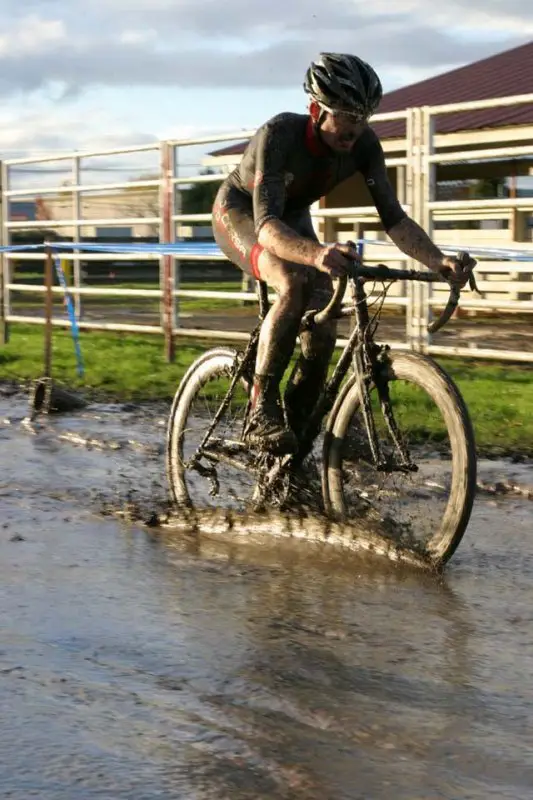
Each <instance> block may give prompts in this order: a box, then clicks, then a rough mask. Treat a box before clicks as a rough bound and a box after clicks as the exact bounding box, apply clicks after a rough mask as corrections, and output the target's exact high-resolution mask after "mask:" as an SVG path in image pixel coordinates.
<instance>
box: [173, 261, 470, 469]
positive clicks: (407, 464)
mask: <svg viewBox="0 0 533 800" xmlns="http://www.w3.org/2000/svg"><path fill="white" fill-rule="evenodd" d="M367 279H371V280H379V281H384V282H390V283H392V282H394V281H397V280H410V281H423V282H436V281H442V280H443V278H442V276H441V275H439V274H438V273H433V272H422V271H418V270H397V269H394V270H393V269H390V268H389V267H387V266H385V265H383V264H380V265H378V266H376V267H364V266H359V265H354V268H353V270H352V272H351V274H350V276H349V282H350V291H351V295H352V304H351V305H348V306H344V305H342V300H343V297H344V294H345V291H346V286H347V281H348V276H346V277H345V278H343V279H341V280H340V281H339V283H338V285H337V288H336V291H335V293H334V296H333V298H332V300H331V302H330V303H329V304H328V306H327V308H326V309H323V310H321V311H318V312H317V311H311V312H308V313H307V314H306V315H305V316H304V319H303V321H302V325H303V326H305V327H307V328H309V327H311V326H318V325H321V324H323V323H324V322H325V321H327V320H332V319H341V318H343V317H347V316H353V317H354V318H355V325H354V329H353V331H352V333H351V335H350V338H349V340H348V342H347V344H346V346H345V348H344V350H343V351H342V353H341V356H340V358H339V360H338V362H337V364H336V366H335V369H334V371H333V374H332V376H331V378H330V379H329V380H328V381H327V382H326V384H325V386H324V388H323V390H322V392H321V394H320V396H319V398H318V400H317V402H316V404H315V407H314V409H313V411H312V413H311V415H310V417H309V420H308V422H307V425H306V426H305V428H304V431H303V434H302V438H301V442H300V448H299V450H298V452H297V453H296V454H294V455H287V456H282V457H279V458H278V459H277V460H276V462H277V463H276V464H275V466H274V468H273V469H271V470H270V472H269V476H268V482H270V481H271V480H272V479H273V478H274V477H276V476H278V475H279V473H280V472H281V471H282V470H284V469H285V468H287V467H292V466H295V465H297V464H299V463H301V462H302V461H303V460H304V459H305V457H306V456H307V455H308V453H309V452H310V450H311V448H312V445H313V442H314V440H315V438H316V436H317V435H318V431H319V430H320V428H321V426H322V422H323V420H324V417H325V416H326V415H327V414H328V413H329V412H330V411H331V409H332V408H333V406H334V404H335V400H336V398H337V396H338V393H339V389H340V387H341V384H342V382H343V380H344V378H345V377H346V375H347V373H348V370H349V368H350V365H351V366H352V367H353V370H354V378H355V381H356V383H357V387H358V392H359V397H360V400H361V409H362V413H363V419H364V423H365V428H366V433H367V437H368V442H369V445H370V449H371V452H372V457H373V460H374V465H375V467H376V469H377V470H381V471H387V472H391V471H402V472H411V471H416V470H417V466H416V465H415V464H414V463H413V462H412V460H411V457H410V454H409V452H408V449H407V447H406V445H405V443H404V442H403V440H402V436H401V433H400V430H399V428H398V426H397V424H396V421H395V419H394V414H393V411H392V405H391V402H390V397H389V390H388V382H389V376H390V373H389V370H390V362H389V359H388V357H387V353H388V352H389V350H390V348H389V346H388V345H377V344H376V343H375V342H374V339H373V331H372V330H371V322H372V321H371V320H370V314H369V309H368V303H367V295H366V292H365V290H364V282H365V280H367ZM470 285H471V287H472V288H473V289H476V286H475V281H474V279H473V276H472V277H471V279H470ZM384 291H385V292H386V291H387V289H385V290H384ZM459 294H460V292H459V289H458V288H456V287H453V288H452V289H451V291H450V297H449V300H448V303H447V305H446V307H445V309H444V310H443V312H442V314H441V316H440V317H439V319H438V320H436V321H434V322H433V323H431V326H430V327H431V330H432V331H435V330H438V329H439V328H440V327H442V326H443V325H444V324H445V323H446V322H447V321H448V319H450V317H451V316H452V314H453V311H454V310H455V308H456V306H457V304H458V301H459ZM268 307H269V305H268V297H267V288H266V284H264V283H263V282H260V283H259V323H258V325H257V326H256V328H255V329H254V330H253V332H252V333H251V335H250V340H249V342H248V344H247V346H246V348H245V350H244V351H243V352H242V354H238V356H237V365H236V369H235V372H234V374H233V376H232V380H231V383H230V386H229V389H228V391H227V393H226V396H225V397H224V400H223V401H222V403H221V405H220V407H219V409H218V411H217V413H216V414H215V417H214V418H213V420H212V422H211V424H210V426H209V428H208V429H207V431H206V433H205V435H204V437H203V439H202V442H201V443H200V445H199V447H198V450H197V452H196V454H195V456H194V457H193V459H191V461H190V462H189V464H188V467H189V468H196V469H198V471H199V472H205V473H206V474H207V473H212V472H213V471H214V468H211V467H208V468H205V467H202V466H201V465H200V464H199V461H200V459H201V458H202V457H205V458H207V459H208V460H209V461H211V462H225V463H228V464H231V465H232V466H234V467H239V468H242V469H245V468H247V466H246V465H245V464H243V463H242V462H240V461H239V460H238V459H235V458H234V457H233V456H234V455H235V454H237V453H238V452H243V451H247V449H248V448H247V447H246V445H245V444H244V443H243V442H232V443H231V451H232V452H231V453H229V452H221V451H220V450H219V449H217V447H216V443H215V442H213V444H212V446H211V448H209V447H208V446H207V445H208V442H209V440H210V439H211V437H212V434H213V432H214V430H215V428H216V426H217V424H218V422H219V420H220V419H221V417H222V415H223V414H224V413H225V411H226V409H227V408H228V406H229V403H230V401H231V398H232V396H233V393H234V391H235V387H236V386H237V383H238V382H239V381H241V380H242V379H243V377H245V375H246V374H248V376H250V375H253V372H254V366H255V358H256V354H257V344H258V341H259V334H260V330H261V325H262V323H263V320H264V318H265V316H266V314H267V312H268ZM373 386H375V388H376V390H377V393H378V398H379V402H380V408H381V412H382V414H383V417H384V419H385V423H386V425H387V428H388V430H389V433H390V435H391V438H392V441H393V442H394V445H395V449H396V452H397V455H398V456H399V460H396V459H394V460H391V459H389V460H385V459H384V457H383V454H382V452H381V449H380V446H379V441H378V437H377V433H376V426H375V421H374V416H373V412H372V407H371V399H370V391H371V389H372V387H373ZM249 409H250V403H248V407H247V409H246V413H245V424H246V419H247V417H248V414H249ZM228 444H229V443H228ZM213 445H214V449H213ZM208 477H209V476H208ZM211 478H213V476H212V475H211ZM215 480H216V478H215Z"/></svg>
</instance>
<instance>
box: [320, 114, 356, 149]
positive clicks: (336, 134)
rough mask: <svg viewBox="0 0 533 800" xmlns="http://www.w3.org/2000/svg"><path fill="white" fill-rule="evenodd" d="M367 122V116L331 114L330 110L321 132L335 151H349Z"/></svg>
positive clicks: (325, 140)
mask: <svg viewBox="0 0 533 800" xmlns="http://www.w3.org/2000/svg"><path fill="white" fill-rule="evenodd" d="M367 123H368V120H367V119H366V118H362V119H358V118H357V117H354V116H353V114H344V113H341V112H337V113H335V114H331V113H330V112H329V111H328V112H327V114H326V116H325V118H324V121H323V122H322V124H321V126H320V134H321V136H322V138H323V140H324V142H325V143H326V144H327V145H328V147H330V148H331V149H332V150H333V151H334V152H335V153H349V152H350V150H351V149H352V147H353V146H354V144H355V142H356V141H357V139H358V138H359V137H360V136H361V134H362V133H363V131H364V130H365V128H366V126H367Z"/></svg>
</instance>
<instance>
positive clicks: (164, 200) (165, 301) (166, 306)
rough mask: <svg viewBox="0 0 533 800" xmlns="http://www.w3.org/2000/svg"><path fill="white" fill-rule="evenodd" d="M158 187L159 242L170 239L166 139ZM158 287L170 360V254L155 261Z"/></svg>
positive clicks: (170, 166)
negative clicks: (160, 293) (157, 264)
mask: <svg viewBox="0 0 533 800" xmlns="http://www.w3.org/2000/svg"><path fill="white" fill-rule="evenodd" d="M160 159H161V186H160V192H159V216H160V223H159V241H160V242H161V243H162V244H171V243H172V242H173V239H174V237H173V235H172V233H173V229H174V220H173V219H172V217H173V215H174V203H173V196H174V182H173V177H174V168H173V147H172V145H171V144H170V143H169V142H161V150H160ZM159 286H160V288H161V289H162V292H163V297H162V303H161V326H162V328H163V335H164V338H165V358H166V360H167V361H168V362H169V363H171V362H173V361H174V358H175V346H174V328H175V322H176V320H175V306H174V286H175V270H174V258H173V256H172V255H170V254H165V255H163V256H161V258H160V262H159Z"/></svg>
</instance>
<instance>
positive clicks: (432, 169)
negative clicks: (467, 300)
mask: <svg viewBox="0 0 533 800" xmlns="http://www.w3.org/2000/svg"><path fill="white" fill-rule="evenodd" d="M421 114H422V150H421V176H420V177H421V182H420V183H421V186H420V189H421V192H420V194H421V197H420V212H421V213H420V220H421V223H420V224H421V225H422V227H423V228H424V230H425V231H426V233H427V235H428V236H429V237H430V238H431V239H432V238H433V211H432V209H431V208H430V203H431V202H432V201H433V200H435V199H436V178H437V168H436V165H435V163H434V162H433V161H431V160H430V158H431V156H432V155H433V152H434V148H435V117H434V116H433V115H432V114H431V109H430V107H429V106H424V107H423V108H422V109H421ZM420 294H421V315H420V316H421V323H422V324H421V326H420V349H421V350H422V351H423V352H427V351H428V348H429V345H430V344H431V334H430V333H429V331H428V325H429V323H430V322H431V319H432V316H433V315H432V306H431V297H432V294H433V286H432V284H431V283H421V284H420Z"/></svg>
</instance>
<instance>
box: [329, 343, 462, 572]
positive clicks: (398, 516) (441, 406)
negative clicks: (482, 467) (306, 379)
mask: <svg viewBox="0 0 533 800" xmlns="http://www.w3.org/2000/svg"><path fill="white" fill-rule="evenodd" d="M388 386H389V393H390V399H391V405H392V410H393V414H394V418H395V420H396V422H397V424H398V428H399V429H400V432H401V435H402V438H403V440H404V442H405V443H406V445H407V447H408V449H409V452H410V456H411V461H412V462H414V463H415V465H416V467H417V471H413V472H402V471H400V470H399V462H400V459H399V458H398V457H397V455H396V451H395V447H394V445H393V443H392V440H391V437H390V434H389V432H388V428H387V426H386V424H385V420H384V418H383V415H382V414H381V410H380V406H379V399H378V397H377V390H376V389H375V387H373V388H372V389H371V406H372V411H373V415H374V419H375V422H376V432H377V438H378V440H379V443H380V446H381V450H382V453H383V455H384V456H385V460H386V461H388V463H389V469H386V470H384V471H379V470H377V469H376V466H375V464H374V460H373V458H372V455H371V452H370V446H369V443H368V437H367V434H366V428H365V425H364V421H363V414H362V408H361V400H360V397H359V392H358V388H357V385H356V383H355V382H353V383H352V386H351V388H349V389H348V390H347V391H346V393H345V396H344V400H343V402H342V404H341V406H340V408H339V410H338V412H337V413H336V414H335V416H334V418H333V420H332V422H331V424H330V429H329V430H328V433H327V436H326V440H325V452H324V459H325V478H326V480H325V482H324V494H325V498H324V499H325V502H326V506H327V508H328V510H329V511H330V512H331V513H332V514H333V515H334V516H336V517H340V518H341V519H344V520H353V521H356V520H357V522H358V523H359V524H361V523H362V525H363V526H364V528H365V529H366V530H367V531H368V533H369V534H379V535H385V536H387V537H388V538H392V539H394V540H395V541H397V542H398V544H400V545H404V546H406V547H408V548H411V549H415V550H416V551H418V552H420V553H422V554H423V555H425V556H426V557H428V558H429V559H430V560H431V561H432V562H433V563H444V562H445V561H447V560H448V559H449V558H450V556H451V555H452V554H453V553H454V551H455V549H456V548H457V546H458V544H459V542H460V541H461V538H462V536H463V533H464V531H465V530H466V527H467V525H468V521H469V519H470V514H471V510H472V505H473V501H474V496H475V489H476V451H475V442H474V433H473V429H472V424H471V422H470V418H469V415H468V411H467V408H466V405H465V403H464V400H463V399H462V397H461V394H460V392H459V390H458V388H457V387H456V385H455V384H454V382H453V381H452V379H451V378H450V376H449V375H448V374H447V373H446V372H445V371H444V370H443V369H441V368H440V367H439V366H438V365H437V364H436V363H435V362H434V361H433V360H432V359H430V358H427V357H425V356H421V355H419V354H415V353H395V354H392V355H391V354H389V381H388ZM395 463H396V466H397V467H398V470H397V471H395V469H394V464H395Z"/></svg>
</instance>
